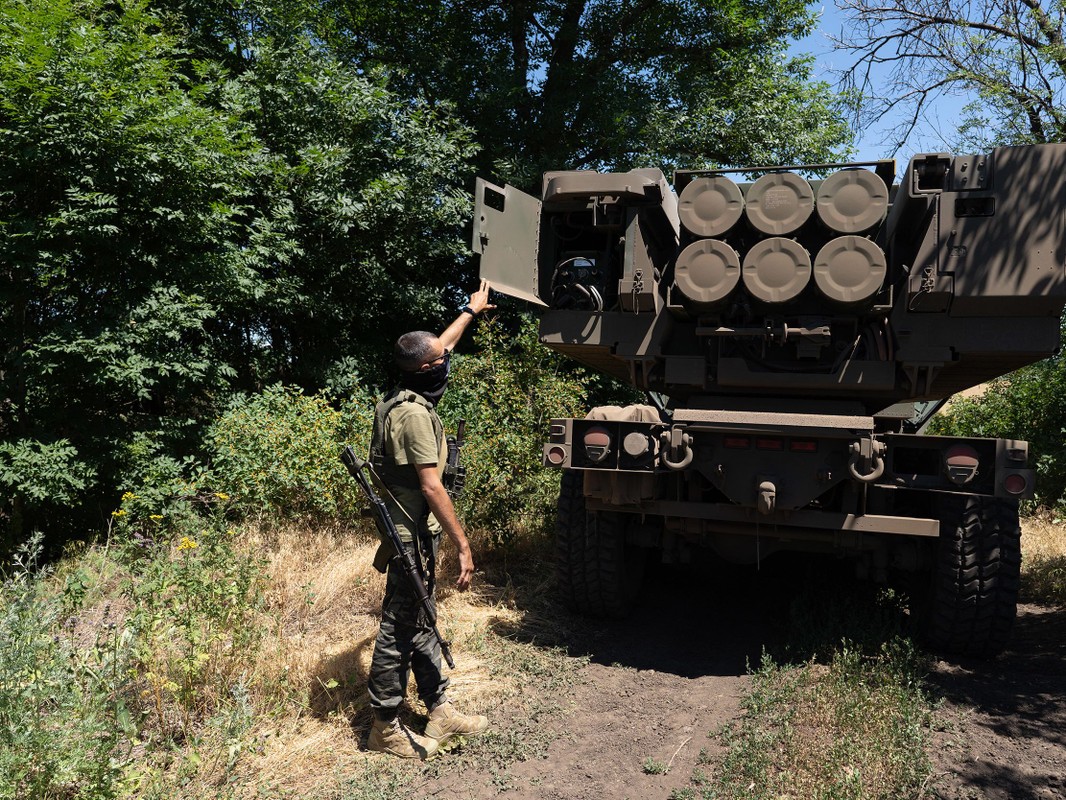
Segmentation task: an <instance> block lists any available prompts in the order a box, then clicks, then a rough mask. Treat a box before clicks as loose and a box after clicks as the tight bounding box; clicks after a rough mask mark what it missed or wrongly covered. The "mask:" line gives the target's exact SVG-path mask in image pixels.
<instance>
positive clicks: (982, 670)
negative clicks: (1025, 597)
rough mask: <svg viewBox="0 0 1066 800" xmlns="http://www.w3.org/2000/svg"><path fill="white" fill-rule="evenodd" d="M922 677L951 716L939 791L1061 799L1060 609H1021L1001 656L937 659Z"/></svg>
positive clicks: (1065, 691) (1064, 661) (1065, 737)
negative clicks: (950, 660)
mask: <svg viewBox="0 0 1066 800" xmlns="http://www.w3.org/2000/svg"><path fill="white" fill-rule="evenodd" d="M929 680H930V683H931V685H932V687H933V690H934V692H935V693H937V694H938V695H939V696H941V697H943V698H945V699H946V700H947V702H948V704H949V707H948V712H949V713H950V714H951V716H952V717H953V718H954V724H953V725H952V726H951V727H949V729H948V730H946V731H944V732H943V734H942V735H941V737H940V738H941V740H942V741H943V742H944V743H945V744H946V746H947V750H948V752H949V753H950V755H951V758H949V759H944V760H943V761H944V762H946V763H941V764H940V765H939V766H940V769H941V770H942V772H943V775H942V783H943V787H942V789H941V791H940V796H941V797H945V798H956V797H957V798H975V797H976V798H983V799H984V798H987V800H999V798H1003V799H1004V800H1006V798H1045V797H1046V798H1061V797H1066V609H1055V608H1047V607H1042V606H1032V605H1025V606H1022V607H1020V608H1019V615H1018V621H1017V623H1016V625H1015V629H1014V636H1013V637H1012V640H1011V644H1010V646H1009V647H1008V648H1007V650H1006V651H1005V652H1004V653H1003V654H1002V655H1000V656H998V657H997V658H995V659H991V660H988V661H959V662H956V663H950V662H939V663H938V664H937V665H936V667H935V668H934V670H933V672H932V674H931V675H930V678H929Z"/></svg>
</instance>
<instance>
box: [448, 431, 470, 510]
mask: <svg viewBox="0 0 1066 800" xmlns="http://www.w3.org/2000/svg"><path fill="white" fill-rule="evenodd" d="M465 432H466V420H465V419H461V420H459V424H458V425H457V426H456V428H455V436H449V437H448V460H447V461H446V462H445V464H444V488H446V489H447V490H448V494H450V495H451V496H452V497H458V496H459V493H460V492H461V491H463V486H464V484H466V467H464V466H463V465H462V464H460V463H459V457H460V454H461V453H462V450H463V434H464V433H465Z"/></svg>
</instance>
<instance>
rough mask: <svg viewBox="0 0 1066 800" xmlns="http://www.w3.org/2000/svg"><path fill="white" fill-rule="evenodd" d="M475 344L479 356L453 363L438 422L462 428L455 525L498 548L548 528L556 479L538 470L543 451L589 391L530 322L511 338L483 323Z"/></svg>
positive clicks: (555, 474) (578, 409)
mask: <svg viewBox="0 0 1066 800" xmlns="http://www.w3.org/2000/svg"><path fill="white" fill-rule="evenodd" d="M474 341H475V343H476V344H477V345H478V348H477V353H476V355H467V356H461V357H457V358H456V359H455V361H454V362H453V367H452V378H451V382H450V384H449V388H448V391H447V393H446V394H445V395H444V399H443V400H442V401H441V416H442V418H443V419H444V421H445V425H446V427H447V428H448V430H449V431H451V432H454V431H455V426H456V423H457V421H458V420H459V419H460V418H463V419H466V422H467V427H466V436H467V442H466V447H464V449H463V463H465V464H466V465H467V480H466V488H465V490H464V492H463V494H462V495H461V496H460V500H459V503H458V506H459V509H458V510H459V514H460V517H461V518H462V519H463V520H464V522H465V524H466V525H467V526H468V527H471V528H480V529H482V530H485V531H487V532H488V533H490V534H491V536H492V538H493V540H494V541H496V542H497V543H503V542H507V541H510V540H511V539H513V538H514V537H515V536H516V535H521V534H523V533H527V532H529V533H539V532H543V531H545V530H546V529H547V528H548V527H549V526H550V525H551V524H552V521H553V519H554V509H555V504H556V500H557V497H558V492H559V472H558V470H550V469H546V468H544V467H543V466H542V465H541V445H542V444H543V443H544V441H545V440H546V438H547V434H548V424H549V421H550V420H551V419H552V418H553V417H570V416H584V413H585V407H584V397H585V394H586V389H585V383H584V376H583V374H582V373H581V372H579V371H574V370H572V369H571V370H569V371H567V370H566V369H564V366H563V359H562V357H561V356H558V355H556V354H555V353H553V352H552V351H550V350H548V349H547V348H545V347H544V346H542V345H541V344H540V342H539V340H538V338H537V327H536V322H535V321H534V320H533V319H526V320H524V321H523V324H522V327H521V329H520V330H519V332H518V333H517V335H515V336H514V337H513V338H509V337H508V336H507V335H506V334H505V332H504V330H503V328H502V326H500V325H499V324H496V323H493V322H492V321H491V320H485V321H484V322H483V323H482V324H481V325H480V327H479V329H478V331H477V333H476V335H475V339H474Z"/></svg>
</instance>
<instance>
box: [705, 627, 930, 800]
mask: <svg viewBox="0 0 1066 800" xmlns="http://www.w3.org/2000/svg"><path fill="white" fill-rule="evenodd" d="M922 666H923V661H922V659H921V657H920V656H919V655H918V654H917V653H916V652H915V650H914V649H913V647H912V646H911V644H910V643H909V641H907V640H901V639H896V640H892V641H889V642H886V643H885V644H883V645H882V647H881V649H880V651H879V652H878V653H876V654H875V655H874V656H872V657H869V656H864V655H862V653H861V652H860V651H859V650H858V649H856V648H853V647H852V646H850V644H849V643H848V642H844V643H843V644H842V645H841V646H840V648H839V649H838V651H837V652H836V653H835V654H834V655H833V657H832V660H831V662H830V663H829V665H828V668H823V667H821V666H820V665H817V664H814V663H808V664H806V665H803V666H800V667H785V666H778V665H777V664H775V663H774V662H773V661H772V660H771V659H770V658H769V657H768V656H765V655H764V657H763V661H762V664H761V666H760V668H759V669H758V670H757V671H756V672H755V673H754V675H753V680H752V689H751V692H750V694H749V695H748V696H747V697H746V698H745V700H744V703H743V706H744V710H745V716H744V718H743V719H742V721H741V722H739V723H736V724H734V725H731V726H728V727H727V728H726V730H725V731H724V733H723V740H724V742H725V744H726V745H727V748H728V751H727V753H726V756H725V758H724V760H723V763H722V765H721V768H720V770H719V772H718V774H717V775H716V776H715V781H714V785H713V786H712V787H710V788H705V789H702V790H701V795H700V796H702V797H707V798H710V797H714V798H752V800H759V799H760V798H766V799H767V800H770V799H771V798H778V797H781V796H783V795H789V796H796V797H810V798H824V800H831V799H832V800H838V799H839V800H844V799H845V798H850V799H852V800H867V799H868V798H884V799H885V800H888V799H889V798H898V797H918V796H921V793H922V787H923V786H924V785H925V784H926V782H927V781H928V779H929V776H930V772H931V768H932V767H931V764H930V762H929V756H928V746H929V742H930V737H931V724H932V711H931V707H930V703H929V701H928V699H927V697H926V694H925V692H924V690H923V689H922V683H921V677H922Z"/></svg>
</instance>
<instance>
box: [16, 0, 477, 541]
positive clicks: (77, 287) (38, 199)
mask: <svg viewBox="0 0 1066 800" xmlns="http://www.w3.org/2000/svg"><path fill="white" fill-rule="evenodd" d="M154 8H155V6H154V5H150V4H148V3H146V2H141V0H135V2H132V3H126V4H123V5H115V4H113V3H107V2H105V0H58V2H51V0H49V1H48V2H45V1H44V0H0V263H3V264H4V267H3V268H2V269H0V297H2V298H3V302H2V303H0V342H2V343H3V345H2V347H0V444H2V446H3V455H2V456H0V474H2V475H3V476H4V477H3V478H2V481H3V485H4V486H5V488H8V489H10V490H11V491H7V492H4V493H3V494H4V501H3V503H0V524H4V525H5V526H6V527H7V528H8V529H9V531H10V532H11V534H13V535H15V536H16V537H17V536H19V535H21V534H22V532H24V531H25V530H28V529H30V528H31V527H33V526H35V525H40V524H43V523H45V522H47V524H48V525H50V526H52V528H53V530H54V529H55V528H57V527H59V526H60V525H61V524H62V522H63V521H66V524H67V525H68V526H69V528H68V529H67V530H65V531H58V532H59V533H66V534H70V533H71V532H73V531H77V532H78V533H81V532H82V531H83V530H84V528H85V527H86V526H94V525H95V526H97V527H98V526H99V525H100V524H101V523H102V522H103V521H104V520H101V519H99V517H97V518H95V519H93V518H92V517H91V516H89V514H90V513H91V512H90V509H92V508H93V507H94V505H95V507H96V508H109V507H113V504H114V500H113V499H111V498H113V497H114V494H112V493H114V492H115V487H120V488H121V489H134V488H136V489H138V490H139V491H140V490H142V489H143V486H144V485H145V483H146V482H148V481H150V480H151V479H153V478H154V477H162V478H163V479H164V480H166V481H167V482H168V483H171V484H172V483H175V482H177V480H178V476H179V473H180V472H181V471H182V470H185V471H188V470H189V469H191V468H192V466H191V464H190V463H188V462H186V461H185V459H186V458H187V457H190V456H193V457H195V456H196V455H197V454H198V450H199V447H200V442H201V438H200V437H201V435H202V431H203V427H204V424H205V423H206V422H208V421H209V420H210V419H212V418H213V417H214V416H215V415H216V413H217V412H218V411H219V410H220V409H221V408H224V407H225V403H226V400H227V398H228V396H229V395H230V394H231V393H232V392H233V390H234V389H236V388H242V389H248V390H254V389H257V388H261V387H262V386H264V385H270V384H272V383H274V382H276V381H278V380H283V381H284V382H285V383H288V384H294V383H298V384H301V385H304V386H315V387H317V386H321V385H322V384H323V382H324V381H326V380H327V378H329V377H331V376H333V377H335V376H336V374H337V373H338V371H343V372H346V373H349V374H351V373H357V372H363V373H372V372H373V371H374V370H375V369H378V368H380V364H381V358H382V356H381V351H382V349H381V348H380V346H379V341H380V339H379V338H378V337H380V336H382V335H384V336H385V337H388V336H390V335H393V334H398V333H399V332H401V331H402V330H404V329H405V328H407V327H410V326H411V325H412V320H413V319H416V318H417V319H419V320H424V319H426V318H433V317H435V316H436V315H437V314H438V312H439V310H440V308H441V305H442V297H441V292H442V289H443V288H444V287H445V286H447V285H449V277H450V276H451V275H452V272H453V271H452V269H450V267H451V266H452V265H453V264H454V263H455V260H456V257H457V254H458V253H460V252H461V251H463V250H464V245H463V237H460V236H459V235H458V229H459V226H460V224H461V221H462V220H463V219H464V217H465V215H466V214H467V213H468V208H469V196H468V194H467V193H466V192H465V191H464V190H462V189H461V188H459V184H458V183H457V181H456V174H457V171H459V170H461V169H463V168H464V166H465V164H466V163H467V160H468V159H469V157H470V154H471V152H472V145H471V144H470V140H469V137H468V136H467V134H466V132H465V131H463V130H462V129H460V128H459V127H458V126H456V125H455V124H454V123H453V122H451V121H450V119H449V118H448V114H447V111H446V110H445V109H432V108H430V107H429V106H428V105H427V104H424V103H417V102H414V103H413V102H410V101H408V100H406V99H398V98H396V97H395V96H394V95H392V94H390V93H389V92H388V91H386V90H385V89H383V88H381V87H380V86H378V85H375V84H374V83H373V81H372V80H370V79H369V78H368V77H367V73H366V72H365V71H363V70H361V69H359V68H358V66H353V65H350V64H347V63H344V62H342V61H341V60H339V59H337V58H335V57H334V56H333V55H332V54H331V53H330V51H328V50H326V49H325V48H323V47H322V44H321V41H320V40H318V39H316V38H314V37H313V36H312V35H311V34H310V33H309V32H308V31H307V29H306V27H305V26H300V25H298V24H295V22H296V21H297V20H295V18H294V19H293V20H286V19H285V18H283V17H281V16H276V15H271V14H265V16H261V17H257V16H256V15H257V14H258V12H257V11H253V10H252V7H251V6H250V5H245V4H238V5H237V6H234V7H231V6H229V5H225V7H223V6H217V7H216V6H211V5H210V4H208V5H202V4H201V5H194V6H187V5H186V6H183V9H184V10H185V11H187V12H188V13H189V14H191V15H194V16H196V15H199V17H198V18H197V19H192V18H190V17H186V18H185V19H184V21H182V22H180V24H179V17H180V15H174V14H162V13H158V12H157V11H155V10H154ZM264 13H265V12H264ZM213 14H217V15H218V17H217V18H215V19H212V18H211V15H213ZM253 19H258V20H259V24H255V25H251V24H245V23H244V22H238V23H237V24H236V25H235V26H234V25H231V23H233V22H234V21H237V20H245V21H251V20H253ZM185 23H188V24H185ZM216 28H217V29H220V30H221V29H225V30H231V31H232V30H236V31H239V32H240V36H239V37H238V38H239V41H238V42H237V43H238V45H239V46H238V47H237V48H236V49H234V48H232V47H229V46H225V47H221V48H217V49H215V50H213V51H212V52H211V53H207V52H206V51H203V50H200V51H199V53H198V54H199V56H202V57H200V58H196V59H194V58H191V57H190V53H189V50H188V49H187V48H188V47H189V46H190V45H192V46H193V47H194V49H196V42H197V41H200V40H201V39H202V37H203V35H204V32H205V31H207V30H214V29H216ZM235 41H236V40H235ZM48 462H50V463H48ZM141 493H143V491H142V492H141ZM94 500H95V501H96V502H95V504H94V503H93V502H92V501H94ZM68 504H69V505H68ZM78 511H83V512H84V513H83V514H82V515H81V516H79V514H78Z"/></svg>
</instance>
